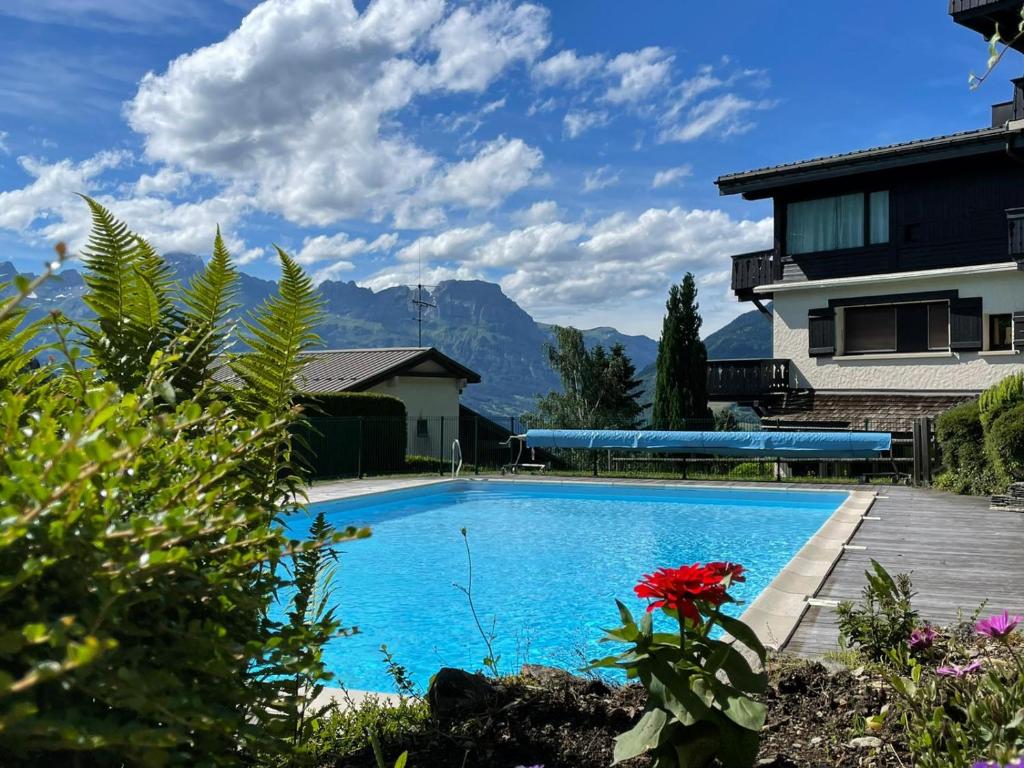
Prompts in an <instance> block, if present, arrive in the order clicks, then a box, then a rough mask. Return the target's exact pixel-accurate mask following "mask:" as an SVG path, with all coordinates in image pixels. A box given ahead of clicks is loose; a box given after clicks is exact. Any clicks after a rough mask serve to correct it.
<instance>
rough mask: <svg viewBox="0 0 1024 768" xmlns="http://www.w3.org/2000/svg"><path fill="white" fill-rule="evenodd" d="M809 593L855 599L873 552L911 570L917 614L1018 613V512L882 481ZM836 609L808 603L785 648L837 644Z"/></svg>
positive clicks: (1023, 566) (822, 648)
mask: <svg viewBox="0 0 1024 768" xmlns="http://www.w3.org/2000/svg"><path fill="white" fill-rule="evenodd" d="M869 516H870V517H878V518H881V519H879V520H865V521H864V522H863V523H862V524H861V526H860V528H859V529H858V530H857V532H856V534H854V536H853V539H852V540H851V541H850V543H851V544H853V545H855V546H863V547H866V549H863V550H847V551H846V552H844V553H843V555H842V556H841V557H840V559H839V561H838V562H837V563H836V565H835V567H834V568H833V570H832V573H831V574H830V575H829V577H828V579H826V581H825V583H824V584H823V585H822V586H821V588H820V589H819V590H818V592H817V593H816V594H815V597H817V598H820V599H823V600H846V599H851V600H856V599H857V597H858V596H859V595H860V592H861V590H862V589H863V587H864V583H865V579H864V571H865V569H867V568H868V567H870V561H871V559H874V560H877V561H878V562H880V563H881V564H882V565H883V566H885V567H886V568H887V569H888V570H889V572H890V573H892V574H896V573H901V572H909V573H911V576H912V579H913V582H914V589H915V590H916V591H917V593H918V594H917V596H916V597H915V598H914V606H915V607H916V608H917V609H918V611H919V612H920V614H921V618H922V619H923V620H926V621H930V622H933V623H936V624H948V623H950V622H954V621H956V620H957V617H958V611H962V612H963V615H965V616H970V614H971V613H972V612H973V611H974V610H975V609H976V608H977V607H978V606H979V604H980V603H981V602H982V601H984V600H986V599H987V600H988V603H987V608H989V609H991V610H992V611H1001V610H1002V609H1003V608H1007V609H1009V610H1010V611H1011V612H1013V611H1016V612H1017V613H1024V515H1022V514H1019V513H1014V512H1007V511H1005V510H998V511H997V510H990V509H989V501H988V499H982V498H973V497H965V496H953V495H950V494H947V493H942V492H940V491H934V490H929V489H918V488H885V489H880V490H879V498H878V499H876V501H875V503H874V506H873V507H872V508H871V511H870V513H869ZM838 639H839V630H838V627H837V625H836V617H835V611H834V609H832V608H830V607H825V606H812V607H810V608H809V609H808V610H807V612H806V613H805V614H804V617H803V619H802V620H801V622H800V624H799V626H798V627H797V629H796V631H795V632H794V633H793V636H792V637H791V638H790V640H789V642H788V643H787V644H786V648H785V649H786V650H787V651H789V652H791V653H794V654H796V655H799V656H820V655H821V654H823V653H825V652H827V651H830V650H835V649H836V648H837V647H838Z"/></svg>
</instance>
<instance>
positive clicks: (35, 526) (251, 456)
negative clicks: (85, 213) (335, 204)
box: [0, 200, 362, 766]
mask: <svg viewBox="0 0 1024 768" xmlns="http://www.w3.org/2000/svg"><path fill="white" fill-rule="evenodd" d="M87 202H88V203H89V206H90V209H91V212H92V218H93V232H92V237H91V239H90V242H89V247H88V249H87V250H86V253H85V260H84V263H85V267H86V275H85V278H86V284H87V294H86V303H87V304H88V306H89V307H90V308H91V309H92V310H93V312H94V317H93V318H92V319H91V320H89V321H87V322H86V323H85V324H83V325H71V324H70V323H69V322H68V321H66V320H64V319H62V318H60V317H49V318H46V319H45V320H43V321H40V322H37V323H34V324H27V323H26V322H25V316H24V313H23V311H22V310H21V307H20V303H21V302H22V301H23V300H24V298H25V297H26V296H27V295H29V294H30V293H31V292H32V290H34V285H33V284H29V283H27V281H24V280H19V281H16V283H15V286H14V289H15V290H14V291H13V292H11V291H10V289H7V296H6V298H5V299H2V300H0V435H2V442H3V446H4V449H3V451H2V452H0V754H3V755H4V758H3V762H4V764H5V765H12V764H14V765H17V764H26V765H76V766H91V765H124V764H142V765H166V764H173V765H196V764H204V765H214V764H217V765H229V764H238V763H242V762H243V761H245V760H247V759H250V758H251V757H252V756H254V755H257V756H264V755H274V754H278V755H280V754H284V753H287V752H289V751H290V750H291V749H292V748H293V746H294V743H295V742H296V740H301V739H302V738H304V737H305V736H306V735H307V734H308V732H309V730H310V727H311V726H312V725H314V724H315V720H316V713H315V712H312V711H311V710H309V709H308V708H307V703H308V702H307V696H308V694H310V693H315V691H316V690H317V688H318V686H319V685H320V683H321V682H322V681H324V680H326V679H329V677H330V676H329V675H328V674H327V672H326V671H325V669H324V665H323V662H322V658H321V654H320V648H321V646H322V644H323V643H324V642H326V641H327V639H329V638H330V637H333V636H335V635H336V634H337V633H338V632H339V627H338V624H337V622H336V621H335V619H334V617H333V616H332V615H331V613H330V611H329V610H325V604H324V603H322V602H321V601H320V600H313V599H312V595H313V594H314V593H315V594H316V595H318V596H321V597H322V596H323V594H324V592H323V590H324V589H325V585H324V584H322V583H320V578H321V575H322V573H323V567H324V563H325V558H326V557H327V555H326V550H325V547H327V546H329V545H330V544H331V543H332V542H334V541H337V540H340V538H341V537H337V536H334V535H333V534H332V533H331V532H330V530H329V529H328V528H327V527H326V526H325V525H320V526H319V527H318V529H317V530H316V531H314V539H315V540H314V541H313V542H311V543H308V544H302V543H299V542H289V541H288V540H287V539H286V537H285V535H284V532H283V529H282V527H281V525H280V524H279V523H278V522H276V521H277V520H278V519H279V518H280V517H281V515H282V514H285V512H284V511H285V510H288V509H291V508H293V507H294V499H295V494H296V493H301V478H300V477H299V476H298V475H297V474H296V470H295V467H294V465H293V460H292V448H291V441H290V439H289V432H288V427H289V425H290V424H292V423H293V422H294V421H295V420H296V419H297V418H298V417H299V415H298V413H297V411H296V410H295V409H293V408H292V406H291V403H292V399H293V397H294V395H295V392H294V384H293V382H294V377H295V374H296V372H297V370H298V368H299V367H300V366H301V362H300V360H299V355H300V353H301V352H302V351H303V350H304V349H306V348H308V347H309V346H311V345H312V344H314V343H315V342H316V337H315V336H314V335H313V334H312V332H311V331H310V328H311V326H312V324H313V322H314V321H315V319H316V317H317V313H318V306H319V304H318V299H317V296H316V293H315V291H314V288H313V285H312V283H311V282H310V280H309V278H308V277H306V276H305V275H304V274H303V272H302V270H301V269H300V268H299V267H298V266H297V265H296V263H295V262H294V261H293V260H292V259H291V258H290V257H289V256H288V255H287V254H285V253H284V252H283V251H281V252H279V256H280V262H281V280H280V284H279V294H278V295H277V296H274V297H271V298H270V299H268V300H267V301H266V302H265V303H264V304H263V305H262V306H261V307H260V308H259V309H257V310H256V311H255V312H254V313H253V314H252V315H251V316H250V317H249V318H248V320H247V321H246V322H245V323H244V325H243V327H242V330H241V331H240V333H239V336H240V341H241V342H243V344H244V346H245V347H246V348H247V349H249V350H250V351H248V352H246V353H243V354H238V355H235V356H233V357H231V358H229V360H228V365H229V366H230V371H231V373H230V375H228V376H226V377H225V376H221V375H220V374H218V376H217V377H214V375H213V374H214V369H215V368H217V367H218V366H219V364H218V363H216V362H215V361H216V360H217V359H218V356H219V355H221V354H222V352H223V350H224V349H225V347H226V345H227V343H228V341H229V336H231V335H232V334H233V333H234V331H233V330H232V329H231V328H230V327H229V326H228V324H227V316H228V312H229V310H230V309H231V307H232V297H233V295H234V293H235V285H236V281H237V276H236V275H235V273H234V270H233V268H232V267H231V263H230V258H229V256H228V253H227V251H226V249H225V248H224V244H223V242H222V240H221V238H220V235H219V233H218V235H217V237H216V239H215V241H214V256H213V258H212V259H211V261H210V262H209V264H208V265H207V266H206V268H205V270H204V271H203V272H201V273H200V274H199V275H198V276H197V277H196V278H195V279H194V280H193V281H192V282H191V284H190V285H189V286H188V287H187V288H185V289H181V288H179V287H178V286H177V285H176V284H175V283H174V282H173V281H172V280H171V279H170V277H169V272H168V270H167V268H166V265H165V264H164V263H163V261H162V259H161V258H160V257H159V256H158V255H157V254H156V252H155V251H154V250H153V249H152V248H150V247H149V246H148V245H147V244H146V243H145V242H144V241H142V240H141V239H140V238H139V237H138V236H136V235H135V234H133V233H132V232H130V231H129V230H128V228H127V227H126V226H125V225H124V224H122V223H121V222H119V221H117V220H116V219H114V217H113V216H112V215H111V214H110V213H109V212H108V211H107V210H106V209H104V208H103V207H102V206H100V205H98V204H97V203H95V202H93V201H91V200H89V201H87ZM58 253H60V254H61V255H62V256H63V251H62V250H60V249H59V250H58ZM46 277H48V274H47V275H44V277H43V278H41V279H45V278H46ZM3 290H4V289H3V288H2V287H0V293H2V292H3ZM44 326H47V327H48V329H49V330H51V331H53V332H55V333H56V335H57V338H58V342H57V344H56V345H55V347H54V348H53V349H51V350H49V351H48V354H47V357H46V359H45V360H44V362H43V363H42V365H41V367H38V368H37V369H33V368H32V367H31V366H29V365H27V361H28V360H30V359H32V358H33V356H34V355H36V354H37V353H38V352H39V350H38V349H37V348H36V346H35V341H34V339H35V337H36V334H37V333H38V332H39V331H40V330H42V329H43V327H44ZM76 338H77V339H78V340H80V342H81V345H82V348H81V349H79V347H78V342H76V341H74V339H76ZM240 346H241V345H240ZM83 354H84V356H85V359H86V361H87V363H88V364H87V365H83V364H82V358H83ZM321 522H322V521H321ZM356 535H362V532H357V531H355V530H349V531H348V532H347V537H348V538H351V537H353V536H356ZM282 594H292V595H294V597H293V598H291V599H290V600H289V601H288V603H287V604H284V605H282V604H281V603H279V602H278V595H282Z"/></svg>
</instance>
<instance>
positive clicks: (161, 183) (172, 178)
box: [135, 166, 192, 195]
mask: <svg viewBox="0 0 1024 768" xmlns="http://www.w3.org/2000/svg"><path fill="white" fill-rule="evenodd" d="M191 181H192V178H191V177H190V176H189V175H188V173H186V172H185V171H179V170H176V169H174V168H171V167H170V166H164V167H163V168H161V169H160V170H158V171H157V172H156V173H154V174H143V175H142V176H140V177H139V180H138V181H136V182H135V194H137V195H151V194H157V195H166V194H169V193H171V192H177V191H178V190H180V189H183V188H184V187H187V186H188V185H189V184H190V183H191Z"/></svg>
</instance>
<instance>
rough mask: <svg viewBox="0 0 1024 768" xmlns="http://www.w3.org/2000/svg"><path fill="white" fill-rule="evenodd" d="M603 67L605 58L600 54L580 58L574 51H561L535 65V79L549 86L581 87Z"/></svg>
mask: <svg viewBox="0 0 1024 768" xmlns="http://www.w3.org/2000/svg"><path fill="white" fill-rule="evenodd" d="M603 66H604V57H603V56H601V55H600V54H593V55H591V56H580V55H578V54H577V53H576V51H572V50H565V51H559V52H558V53H556V54H555V55H554V56H551V57H550V58H547V59H544V61H541V62H539V63H537V64H535V65H534V67H533V79H534V80H536V81H537V82H539V83H541V84H542V85H547V86H555V85H561V84H563V83H565V84H568V85H579V84H580V83H581V82H583V80H585V79H587V78H588V77H592V76H593V75H596V74H597V73H598V72H599V71H600V70H601V68H602V67H603Z"/></svg>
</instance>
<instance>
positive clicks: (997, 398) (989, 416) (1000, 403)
mask: <svg viewBox="0 0 1024 768" xmlns="http://www.w3.org/2000/svg"><path fill="white" fill-rule="evenodd" d="M1020 402H1024V373H1015V374H1012V375H1010V376H1007V377H1006V378H1005V379H1003V380H1002V381H1000V382H999V383H998V384H994V385H993V386H991V387H989V388H988V389H986V390H985V391H984V392H982V393H981V396H980V397H979V398H978V409H979V415H980V418H981V424H982V426H983V427H984V428H985V429H986V430H987V429H988V428H989V426H990V425H991V424H992V422H993V421H994V420H995V419H996V417H998V416H999V414H1000V413H1002V412H1003V411H1005V410H1006V409H1007V408H1009V407H1011V406H1014V405H1016V404H1017V403H1020Z"/></svg>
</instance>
